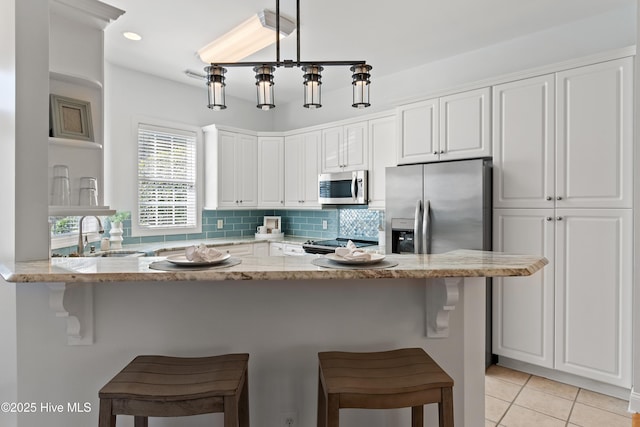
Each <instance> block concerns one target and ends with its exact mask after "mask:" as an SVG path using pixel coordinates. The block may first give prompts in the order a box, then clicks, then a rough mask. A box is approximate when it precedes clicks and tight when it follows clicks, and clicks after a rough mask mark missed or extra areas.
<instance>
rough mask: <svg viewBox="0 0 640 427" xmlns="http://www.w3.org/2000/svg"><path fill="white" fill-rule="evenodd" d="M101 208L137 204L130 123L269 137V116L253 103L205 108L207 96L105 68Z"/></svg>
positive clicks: (200, 91) (128, 207)
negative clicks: (141, 120)
mask: <svg viewBox="0 0 640 427" xmlns="http://www.w3.org/2000/svg"><path fill="white" fill-rule="evenodd" d="M104 87H105V144H104V147H105V202H106V204H108V205H110V206H111V207H112V208H114V209H117V210H129V211H132V210H133V207H134V205H135V203H136V202H137V188H136V185H135V184H136V181H135V179H136V174H137V169H136V167H137V165H136V158H137V141H136V139H135V138H136V134H135V129H133V121H134V120H135V119H136V117H141V116H142V117H148V118H152V119H156V120H166V121H168V122H174V123H181V124H185V125H189V126H196V127H202V126H206V125H210V124H219V125H227V126H233V127H238V128H245V129H251V130H265V131H269V130H272V128H273V114H271V112H270V113H267V114H265V113H264V112H263V111H261V110H258V109H257V108H256V107H255V105H254V103H250V102H247V101H242V100H239V99H227V104H228V105H229V104H231V103H232V104H233V107H230V108H228V109H226V110H223V111H213V110H210V109H209V108H207V106H206V104H207V90H206V86H205V84H204V82H203V84H202V88H197V87H194V86H192V85H186V84H181V83H177V82H174V81H170V80H165V79H162V78H158V77H154V76H150V75H148V74H143V73H139V72H137V71H132V70H129V69H125V68H122V67H119V66H117V65H114V64H110V63H107V64H105V86H104Z"/></svg>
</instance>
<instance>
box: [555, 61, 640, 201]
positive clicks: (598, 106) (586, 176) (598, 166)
mask: <svg viewBox="0 0 640 427" xmlns="http://www.w3.org/2000/svg"><path fill="white" fill-rule="evenodd" d="M556 78H557V94H556V99H557V102H558V114H557V117H558V119H557V131H556V135H557V137H556V165H558V167H557V169H556V192H555V196H556V200H557V204H556V206H557V207H567V208H568V207H591V208H631V207H632V181H633V163H632V161H633V160H632V159H633V155H632V148H633V58H630V57H629V58H622V59H618V60H615V61H608V62H602V63H599V64H594V65H589V66H586V67H579V68H573V69H571V70H567V71H562V72H560V73H557V76H556Z"/></svg>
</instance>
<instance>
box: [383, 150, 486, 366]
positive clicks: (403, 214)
mask: <svg viewBox="0 0 640 427" xmlns="http://www.w3.org/2000/svg"><path fill="white" fill-rule="evenodd" d="M491 174H492V171H491V159H489V158H482V159H472V160H460V161H450V162H439V163H425V164H416V165H406V166H398V167H390V168H387V169H386V177H385V178H386V188H385V190H386V200H385V225H386V227H385V241H386V252H387V253H434V254H435V253H443V252H448V251H452V250H455V249H478V250H491ZM490 321H491V282H490V279H488V280H487V347H486V363H487V364H489V363H490V362H491V341H490V339H491V328H490V326H491V324H490Z"/></svg>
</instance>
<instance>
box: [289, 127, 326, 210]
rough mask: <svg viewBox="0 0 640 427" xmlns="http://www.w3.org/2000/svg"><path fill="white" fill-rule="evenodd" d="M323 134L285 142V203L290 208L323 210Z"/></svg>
mask: <svg viewBox="0 0 640 427" xmlns="http://www.w3.org/2000/svg"><path fill="white" fill-rule="evenodd" d="M319 147H320V132H318V131H314V132H307V133H301V134H298V135H291V136H287V137H286V138H285V141H284V195H285V197H284V201H285V206H286V207H292V208H293V207H295V208H307V209H308V208H319V207H320V204H319V203H318V173H319V159H318V152H319Z"/></svg>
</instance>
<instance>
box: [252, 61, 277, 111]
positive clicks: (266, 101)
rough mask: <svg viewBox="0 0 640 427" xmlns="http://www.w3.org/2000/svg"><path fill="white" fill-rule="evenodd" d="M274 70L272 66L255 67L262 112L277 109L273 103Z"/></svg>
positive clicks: (259, 106)
mask: <svg viewBox="0 0 640 427" xmlns="http://www.w3.org/2000/svg"><path fill="white" fill-rule="evenodd" d="M273 70H275V68H274V67H273V66H271V65H261V66H259V67H255V68H254V69H253V71H255V73H256V88H257V89H258V105H257V107H258V108H260V109H262V110H270V109H272V108H275V106H276V104H274V103H273Z"/></svg>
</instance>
